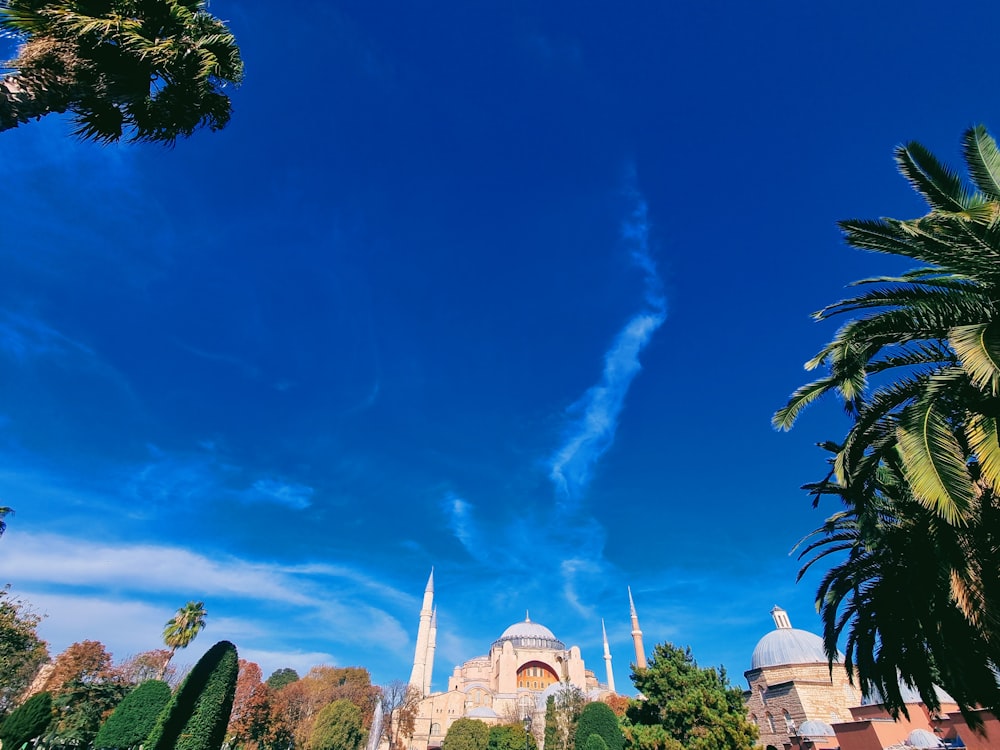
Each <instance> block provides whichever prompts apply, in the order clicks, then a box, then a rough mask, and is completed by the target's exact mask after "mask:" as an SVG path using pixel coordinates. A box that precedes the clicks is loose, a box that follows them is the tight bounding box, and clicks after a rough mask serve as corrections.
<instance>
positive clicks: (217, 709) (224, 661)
mask: <svg viewBox="0 0 1000 750" xmlns="http://www.w3.org/2000/svg"><path fill="white" fill-rule="evenodd" d="M238 671H239V657H238V655H237V653H236V646H234V645H233V644H232V643H230V642H229V641H219V642H218V643H216V644H215V645H214V646H212V647H211V648H210V649H209V650H208V651H206V652H205V655H204V656H202V657H201V659H199V660H198V663H197V664H195V665H194V668H193V669H192V670H191V671H190V672H189V673H188V676H187V677H185V678H184V682H182V683H181V686H180V687H179V688H177V692H176V693H174V694H173V695H172V696H171V698H170V702H169V703H167V706H166V708H164V709H163V711H162V712H161V713H160V715H159V717H157V720H156V724H155V725H154V726H153V730H152V731H151V732H150V733H149V737H148V738H147V739H146V742H145V743H144V746H145V747H146V748H147V750H219V748H220V747H222V741H223V740H224V739H225V736H226V726H227V725H228V724H229V714H230V712H231V711H232V708H233V696H234V694H235V692H236V675H237V672H238Z"/></svg>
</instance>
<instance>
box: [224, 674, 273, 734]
mask: <svg viewBox="0 0 1000 750" xmlns="http://www.w3.org/2000/svg"><path fill="white" fill-rule="evenodd" d="M239 664H240V670H239V674H238V675H237V676H236V697H235V698H234V699H233V711H232V713H231V714H230V715H229V726H228V728H227V729H226V744H227V745H228V746H229V747H234V748H245V749H246V750H258V749H259V748H260V747H261V746H262V745H263V744H264V743H265V740H266V738H267V736H268V733H269V731H270V723H271V689H270V688H269V687H268V686H267V685H266V684H264V683H263V682H261V677H262V676H263V674H262V672H261V670H260V666H259V665H257V664H256V663H254V662H252V661H247V660H245V659H240V661H239Z"/></svg>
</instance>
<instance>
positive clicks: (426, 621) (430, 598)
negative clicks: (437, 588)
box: [410, 568, 434, 696]
mask: <svg viewBox="0 0 1000 750" xmlns="http://www.w3.org/2000/svg"><path fill="white" fill-rule="evenodd" d="M433 616H434V568H431V575H430V578H428V579H427V587H426V588H425V589H424V602H423V606H421V608H420V626H419V627H418V628H417V647H416V649H414V652H413V671H412V672H410V685H411V686H412V687H415V688H416V689H417V690H419V691H420V694H421V696H424V695H426V694H427V693H426V692H425V691H424V685H425V683H426V682H427V676H428V672H429V670H428V666H427V656H428V643H429V641H430V635H431V633H430V631H431V619H432V617H433Z"/></svg>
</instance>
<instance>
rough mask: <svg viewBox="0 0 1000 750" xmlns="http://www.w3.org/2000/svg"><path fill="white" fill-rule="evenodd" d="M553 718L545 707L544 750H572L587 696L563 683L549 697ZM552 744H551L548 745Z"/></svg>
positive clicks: (578, 689)
mask: <svg viewBox="0 0 1000 750" xmlns="http://www.w3.org/2000/svg"><path fill="white" fill-rule="evenodd" d="M551 697H552V699H553V701H552V708H553V713H554V717H551V718H550V716H549V710H548V701H546V706H545V750H572V748H573V747H574V742H575V738H576V723H577V722H578V721H579V720H580V713H581V712H582V711H583V707H584V706H586V705H587V702H588V701H587V696H586V695H584V694H583V691H582V690H580V688H578V687H576V686H574V685H570V684H569V683H568V682H565V683H563V684H562V685H561V686H560V687H559V689H558V690H556V691H555V693H554V694H553V695H552V696H551ZM550 742H552V744H549V743H550Z"/></svg>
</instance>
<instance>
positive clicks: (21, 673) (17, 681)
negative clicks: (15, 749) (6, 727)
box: [0, 584, 49, 716]
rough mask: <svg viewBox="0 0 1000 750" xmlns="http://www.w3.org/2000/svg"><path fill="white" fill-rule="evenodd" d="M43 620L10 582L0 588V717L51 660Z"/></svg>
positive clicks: (12, 705)
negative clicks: (42, 631)
mask: <svg viewBox="0 0 1000 750" xmlns="http://www.w3.org/2000/svg"><path fill="white" fill-rule="evenodd" d="M41 621H42V618H41V616H40V615H37V614H35V613H34V612H32V611H31V609H30V607H29V605H28V604H27V603H26V602H24V601H22V600H21V599H17V598H15V597H13V596H12V595H11V593H10V584H8V585H6V586H4V587H3V588H0V716H3V715H5V714H6V713H7V712H8V711H10V710H11V708H13V707H14V704H15V702H16V701H17V700H18V699H19V698H20V696H21V695H23V694H24V692H25V690H26V689H27V688H28V686H29V685H30V684H31V681H32V678H33V677H34V676H35V673H36V672H37V671H38V668H39V667H40V666H41V665H42V664H44V663H45V662H47V661H48V660H49V649H48V646H47V645H46V643H45V641H43V640H42V639H41V638H39V637H38V625H39V623H40V622H41Z"/></svg>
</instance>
